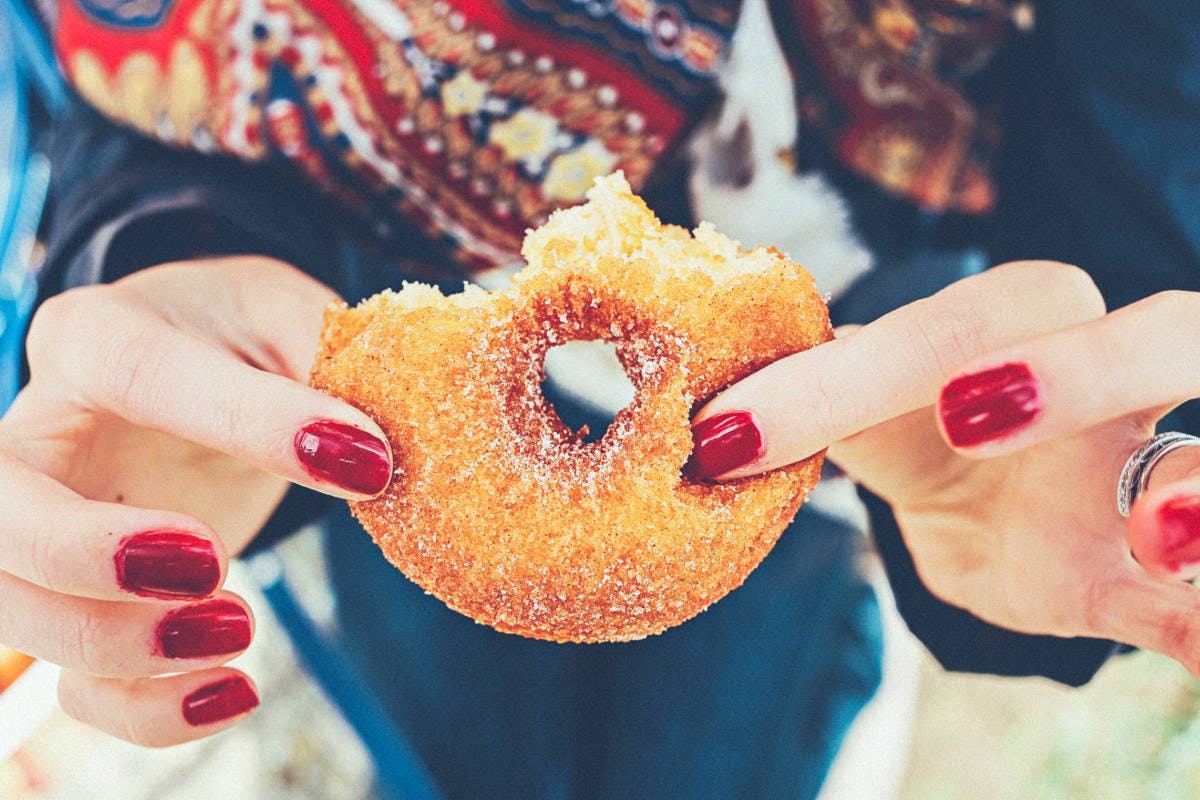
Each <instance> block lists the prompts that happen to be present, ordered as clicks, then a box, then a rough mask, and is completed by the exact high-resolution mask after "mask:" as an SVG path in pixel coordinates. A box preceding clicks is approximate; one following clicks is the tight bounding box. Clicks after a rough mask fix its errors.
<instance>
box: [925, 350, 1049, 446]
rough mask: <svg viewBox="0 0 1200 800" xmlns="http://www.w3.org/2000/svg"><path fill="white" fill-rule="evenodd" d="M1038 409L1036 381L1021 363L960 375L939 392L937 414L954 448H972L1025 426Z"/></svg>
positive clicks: (1038, 400) (1039, 407)
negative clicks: (940, 394) (940, 417)
mask: <svg viewBox="0 0 1200 800" xmlns="http://www.w3.org/2000/svg"><path fill="white" fill-rule="evenodd" d="M1041 410H1042V400H1041V397H1040V396H1039V395H1038V386H1037V380H1036V379H1035V378H1034V377H1033V373H1032V372H1030V371H1029V367H1027V366H1025V365H1024V364H1005V365H1004V366H1002V367H996V368H995V369H988V370H984V371H983V372H976V373H973V374H971V375H963V376H961V377H958V378H955V379H954V380H952V381H950V382H949V383H948V384H946V385H945V387H944V388H943V389H942V396H941V398H940V399H939V401H938V411H939V413H940V414H941V415H942V425H944V426H945V428H946V436H947V437H948V438H949V439H950V443H951V444H953V445H954V446H956V447H973V446H975V445H977V444H982V443H984V442H988V441H991V440H993V439H998V438H1000V437H1001V436H1005V435H1007V434H1010V433H1013V432H1015V431H1017V430H1019V429H1020V428H1023V427H1024V426H1025V425H1028V424H1029V422H1030V421H1031V420H1033V418H1034V417H1036V416H1037V415H1038V412H1039V411H1041Z"/></svg>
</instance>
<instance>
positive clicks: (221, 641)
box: [158, 600, 250, 658]
mask: <svg viewBox="0 0 1200 800" xmlns="http://www.w3.org/2000/svg"><path fill="white" fill-rule="evenodd" d="M249 646H250V615H249V614H247V613H246V609H244V608H242V607H241V606H240V605H238V604H237V603H233V602H230V601H229V600H213V601H210V602H207V603H198V604H196V605H192V606H184V607H183V608H178V609H176V610H174V611H172V612H171V613H170V614H167V615H166V616H165V617H163V621H162V622H160V623H159V625H158V647H159V651H160V653H161V654H162V655H164V656H166V657H167V658H210V657H212V656H224V655H229V654H231V653H238V652H241V651H242V650H245V649H246V648H247V647H249Z"/></svg>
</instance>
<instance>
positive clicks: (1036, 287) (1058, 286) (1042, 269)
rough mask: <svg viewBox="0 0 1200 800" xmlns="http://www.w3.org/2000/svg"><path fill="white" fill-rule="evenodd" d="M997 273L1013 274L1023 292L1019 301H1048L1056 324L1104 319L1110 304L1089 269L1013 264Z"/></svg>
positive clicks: (1059, 263) (1057, 263) (1054, 264)
mask: <svg viewBox="0 0 1200 800" xmlns="http://www.w3.org/2000/svg"><path fill="white" fill-rule="evenodd" d="M993 272H998V273H1002V274H1007V275H1010V276H1012V277H1013V278H1014V280H1015V283H1016V285H1017V286H1019V287H1020V291H1019V292H1017V293H1016V295H1015V297H1014V300H1015V301H1016V302H1019V303H1022V304H1027V303H1028V300H1029V298H1030V297H1031V296H1034V297H1040V298H1044V300H1043V302H1045V303H1046V304H1047V305H1048V306H1049V307H1051V308H1053V309H1054V312H1055V321H1056V322H1057V323H1059V324H1062V323H1067V324H1070V323H1077V322H1085V321H1087V320H1092V319H1097V318H1099V317H1102V316H1104V314H1105V311H1106V305H1105V302H1104V296H1103V295H1102V294H1101V293H1100V288H1099V287H1098V286H1097V285H1096V281H1095V280H1093V278H1092V276H1091V274H1090V273H1088V271H1087V270H1085V269H1082V268H1081V267H1077V266H1075V265H1074V264H1067V263H1065V262H1062V261H1013V262H1009V263H1007V264H1002V265H1000V266H998V267H996V268H995V269H994V270H993Z"/></svg>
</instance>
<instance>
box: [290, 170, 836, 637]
mask: <svg viewBox="0 0 1200 800" xmlns="http://www.w3.org/2000/svg"><path fill="white" fill-rule="evenodd" d="M522 254H523V255H524V257H525V259H526V261H527V263H528V266H526V267H525V268H524V269H523V270H522V271H521V272H519V273H518V274H517V275H516V276H514V278H513V286H512V287H511V288H509V289H506V290H503V291H497V292H487V291H484V290H482V289H480V288H478V287H472V286H468V287H467V288H466V290H465V291H463V292H462V293H461V294H454V295H450V296H443V295H442V294H441V292H439V291H438V290H437V289H435V288H433V287H430V286H425V285H421V284H407V285H405V286H404V287H403V289H402V290H401V291H399V292H391V291H386V292H383V293H381V294H378V295H376V296H374V297H372V298H370V299H368V300H365V301H364V302H362V303H361V304H360V305H358V306H357V307H355V308H347V307H346V306H345V305H342V304H337V305H335V306H334V307H332V308H331V309H330V310H329V311H328V312H327V314H326V320H325V330H324V333H323V337H322V349H321V353H320V355H319V357H318V359H317V362H316V365H315V367H314V369H313V374H312V383H313V385H314V386H317V387H319V388H321V389H323V390H325V391H328V392H330V393H332V394H334V395H337V396H338V397H341V398H343V399H345V400H347V401H348V402H350V403H352V404H354V405H355V406H358V407H359V408H361V409H362V410H363V411H365V412H366V413H367V414H369V415H370V416H371V417H372V418H374V419H375V420H377V421H378V422H379V424H380V425H381V426H382V428H383V430H384V431H385V432H386V434H387V436H388V438H389V440H390V442H391V446H392V452H393V453H394V454H395V464H396V474H395V478H394V480H393V481H392V483H391V485H390V486H389V487H388V489H387V491H386V492H384V493H383V494H382V495H380V496H379V497H377V498H375V499H372V500H369V501H365V502H358V503H352V504H351V506H352V509H353V512H354V514H355V516H357V518H358V519H359V521H360V522H362V524H363V526H364V527H365V528H366V529H367V531H369V532H370V534H371V535H372V536H373V537H374V539H375V541H376V542H377V543H378V544H379V546H380V548H382V550H383V552H384V554H385V555H386V556H387V558H388V559H389V560H390V561H391V562H392V563H393V564H394V565H395V566H397V567H398V568H399V569H400V570H401V571H403V572H404V574H405V575H407V576H408V577H409V578H410V579H412V580H413V581H415V582H416V583H417V584H418V585H420V586H421V587H423V588H424V589H425V590H427V591H428V592H430V593H431V594H433V595H435V596H437V597H439V598H440V599H441V600H443V601H444V602H445V603H446V604H447V605H449V606H450V607H451V608H453V609H455V610H457V611H460V612H462V613H463V614H466V615H467V616H469V617H471V618H473V619H475V620H477V621H479V622H482V623H485V624H487V625H491V626H492V627H494V628H496V629H497V630H500V631H506V632H510V633H517V634H521V635H523V636H531V637H535V638H539V639H551V640H555V641H573V642H601V641H624V640H630V639H638V638H641V637H644V636H647V635H649V634H654V633H660V632H662V631H663V630H665V629H666V628H668V627H670V626H672V625H677V624H679V623H681V622H683V621H685V620H687V619H689V618H690V617H692V616H694V615H696V614H698V613H699V612H701V611H702V610H704V609H705V608H706V607H708V606H709V605H710V604H712V603H713V602H715V601H716V600H718V599H720V598H721V597H723V596H724V595H725V594H726V593H728V592H729V591H730V590H732V589H734V588H735V587H737V586H739V585H740V584H741V583H742V581H744V580H745V578H746V576H747V575H748V574H749V573H750V571H751V570H753V569H754V567H755V566H757V565H758V563H759V562H760V561H761V560H762V559H763V557H764V556H765V555H766V554H767V552H768V551H769V550H770V549H771V547H772V546H773V545H774V543H775V541H776V539H777V538H778V537H779V535H780V533H781V532H782V531H783V529H784V528H785V527H786V526H787V524H788V523H789V521H790V520H791V519H792V517H793V516H794V515H795V513H796V511H797V510H798V509H799V507H800V505H801V503H803V502H804V499H805V497H806V496H807V494H808V492H809V490H811V488H812V487H813V485H814V484H815V483H816V481H817V477H818V474H819V472H820V468H821V461H822V457H823V453H819V454H817V455H814V456H812V457H811V458H809V459H807V460H805V461H802V462H799V463H796V464H793V465H791V466H788V467H784V468H782V469H778V470H775V471H773V472H770V473H768V474H765V475H760V476H757V477H753V478H749V479H743V480H739V481H734V482H730V483H724V484H710V483H697V482H693V481H691V480H689V479H687V478H686V477H684V476H683V475H682V474H681V468H682V467H683V466H684V464H685V462H686V461H687V459H688V456H689V455H690V453H691V451H692V435H691V430H690V427H689V419H690V416H691V414H692V412H693V410H694V408H698V401H703V400H706V399H707V398H709V397H711V396H712V395H713V394H715V393H716V392H718V391H720V390H721V389H722V388H724V387H725V386H727V385H729V384H730V383H732V382H734V381H736V380H739V379H740V378H742V377H744V376H746V375H748V374H749V373H751V372H753V371H754V370H756V369H758V368H760V367H762V366H764V365H765V364H767V363H769V362H771V361H774V360H775V359H778V358H780V357H782V356H785V355H788V354H790V353H795V352H797V351H800V350H803V349H805V348H808V347H812V346H813V345H816V344H818V343H820V342H823V341H826V340H828V339H829V338H830V336H831V331H830V326H829V316H828V313H827V311H826V309H825V305H824V303H823V302H822V301H821V298H820V296H819V295H818V293H817V291H816V289H815V288H814V286H813V281H812V278H811V276H809V274H808V273H807V272H806V271H805V270H804V269H803V268H802V267H800V266H799V265H797V264H794V263H792V262H790V261H788V260H787V259H786V258H784V257H783V256H782V255H781V254H780V253H778V252H776V251H774V250H770V249H765V248H758V249H755V250H751V251H745V250H741V249H739V247H738V245H737V243H736V242H733V241H731V240H730V239H728V238H726V237H724V236H722V235H721V234H719V233H717V232H716V231H715V230H714V229H713V228H712V226H711V225H707V224H701V225H700V227H698V228H697V229H696V231H695V234H694V235H692V234H690V233H689V232H688V231H687V230H685V229H683V228H679V227H675V226H669V225H668V226H664V225H662V224H660V223H659V221H658V220H657V219H656V218H655V216H654V214H653V213H651V211H650V210H649V209H648V208H647V207H646V205H645V203H643V202H642V201H641V199H640V198H638V197H636V196H634V195H633V194H632V193H631V192H630V189H629V186H628V184H627V183H626V182H625V179H624V177H623V176H621V175H619V174H618V175H614V176H610V177H608V178H605V179H603V180H599V181H597V183H596V185H595V187H594V188H593V189H592V190H591V191H590V192H589V194H588V202H587V203H586V204H584V205H582V206H578V207H575V208H572V209H567V210H563V211H558V212H556V213H555V214H554V215H552V216H551V217H550V220H549V221H548V222H547V223H546V224H545V225H544V226H543V227H541V228H539V229H538V230H535V231H531V232H530V233H529V234H528V236H527V237H526V239H525V244H524V247H523V249H522ZM576 339H603V340H608V341H611V342H613V343H615V345H616V349H617V354H618V356H619V357H620V359H621V362H622V364H623V365H624V367H625V369H626V371H627V372H628V374H629V376H630V379H631V381H632V382H633V384H634V387H635V395H634V399H633V402H632V403H631V404H630V405H629V406H628V407H626V408H625V409H623V410H622V411H620V412H619V413H618V415H617V417H616V419H615V420H614V421H613V423H612V424H611V425H610V426H609V428H608V430H607V432H606V433H605V434H604V436H603V437H602V438H601V439H600V440H599V441H595V442H587V443H585V442H584V441H583V439H582V437H581V435H580V434H579V432H576V431H572V430H571V429H569V428H568V427H567V426H566V425H565V424H564V423H563V422H562V421H561V420H560V419H559V417H558V415H557V414H556V413H555V411H554V409H553V407H552V406H551V405H550V403H549V402H548V401H547V400H546V398H545V396H544V395H543V394H542V391H541V383H542V381H543V379H544V373H543V364H544V359H545V354H546V351H547V350H548V349H549V348H550V347H552V346H554V345H556V344H560V343H563V342H566V341H571V340H576Z"/></svg>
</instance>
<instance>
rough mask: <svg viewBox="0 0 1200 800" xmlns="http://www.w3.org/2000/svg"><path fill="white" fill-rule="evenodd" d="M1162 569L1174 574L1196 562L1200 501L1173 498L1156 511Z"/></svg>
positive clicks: (1199, 553)
mask: <svg viewBox="0 0 1200 800" xmlns="http://www.w3.org/2000/svg"><path fill="white" fill-rule="evenodd" d="M1158 530H1159V545H1160V547H1161V548H1162V554H1163V555H1162V558H1163V562H1164V563H1163V566H1165V567H1166V568H1167V569H1169V570H1171V571H1173V572H1175V571H1178V570H1180V569H1182V568H1184V567H1186V566H1188V565H1191V564H1196V563H1198V562H1200V497H1175V498H1172V499H1170V500H1168V501H1167V502H1165V503H1163V504H1162V505H1161V506H1159V507H1158Z"/></svg>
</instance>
